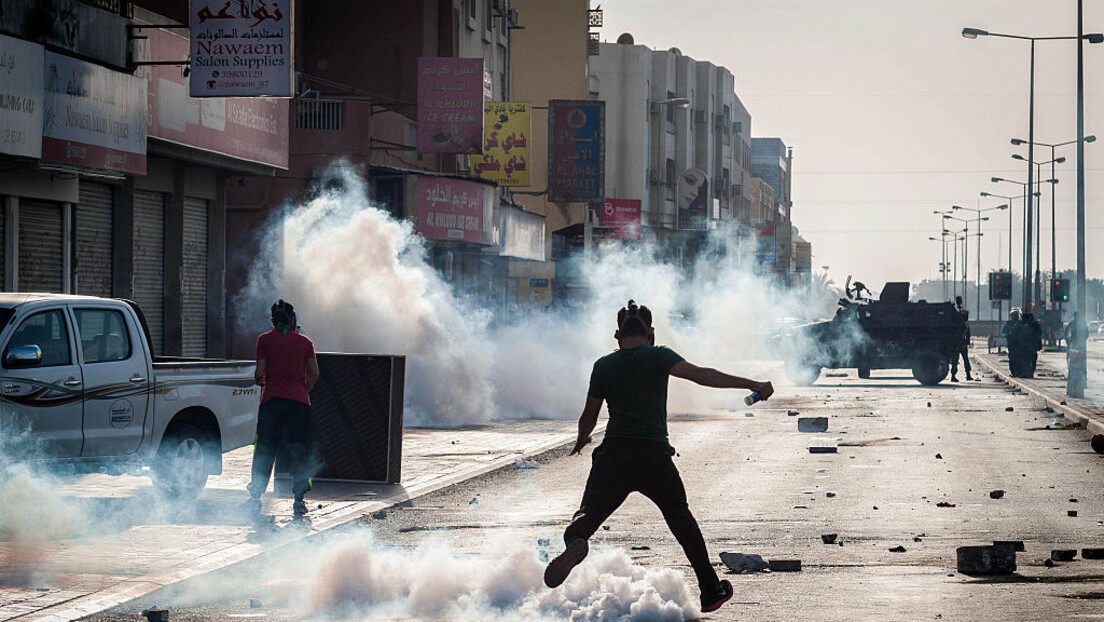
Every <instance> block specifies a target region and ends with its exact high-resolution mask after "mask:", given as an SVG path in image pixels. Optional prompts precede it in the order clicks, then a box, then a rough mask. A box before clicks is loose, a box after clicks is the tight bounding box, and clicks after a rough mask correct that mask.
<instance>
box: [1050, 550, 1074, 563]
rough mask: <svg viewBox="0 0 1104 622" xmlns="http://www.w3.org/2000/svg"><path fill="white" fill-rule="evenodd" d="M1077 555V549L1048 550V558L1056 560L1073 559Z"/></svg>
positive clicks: (1065, 560)
mask: <svg viewBox="0 0 1104 622" xmlns="http://www.w3.org/2000/svg"><path fill="white" fill-rule="evenodd" d="M1074 557H1077V549H1054V550H1053V551H1051V552H1050V558H1051V559H1053V560H1054V561H1056V562H1068V561H1073V558H1074Z"/></svg>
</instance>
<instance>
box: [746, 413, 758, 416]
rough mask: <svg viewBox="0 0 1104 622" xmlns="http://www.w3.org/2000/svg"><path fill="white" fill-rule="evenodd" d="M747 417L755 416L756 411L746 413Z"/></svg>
mask: <svg viewBox="0 0 1104 622" xmlns="http://www.w3.org/2000/svg"><path fill="white" fill-rule="evenodd" d="M744 416H745V417H754V416H755V413H744Z"/></svg>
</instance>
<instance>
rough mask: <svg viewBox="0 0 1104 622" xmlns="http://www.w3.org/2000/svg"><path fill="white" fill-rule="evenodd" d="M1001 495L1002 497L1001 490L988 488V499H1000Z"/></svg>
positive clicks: (1002, 492)
mask: <svg viewBox="0 0 1104 622" xmlns="http://www.w3.org/2000/svg"><path fill="white" fill-rule="evenodd" d="M1002 497H1004V491H1003V490H990V491H989V498H990V499H1000V498H1002Z"/></svg>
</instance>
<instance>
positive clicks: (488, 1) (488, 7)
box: [483, 0, 494, 43]
mask: <svg viewBox="0 0 1104 622" xmlns="http://www.w3.org/2000/svg"><path fill="white" fill-rule="evenodd" d="M493 30H494V0H484V1H483V40H484V41H486V42H487V43H490V42H491V33H492V31H493Z"/></svg>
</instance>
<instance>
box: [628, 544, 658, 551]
mask: <svg viewBox="0 0 1104 622" xmlns="http://www.w3.org/2000/svg"><path fill="white" fill-rule="evenodd" d="M629 548H630V549H631V550H633V551H650V550H652V547H650V546H648V545H647V544H638V545H636V546H631V547H629Z"/></svg>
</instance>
